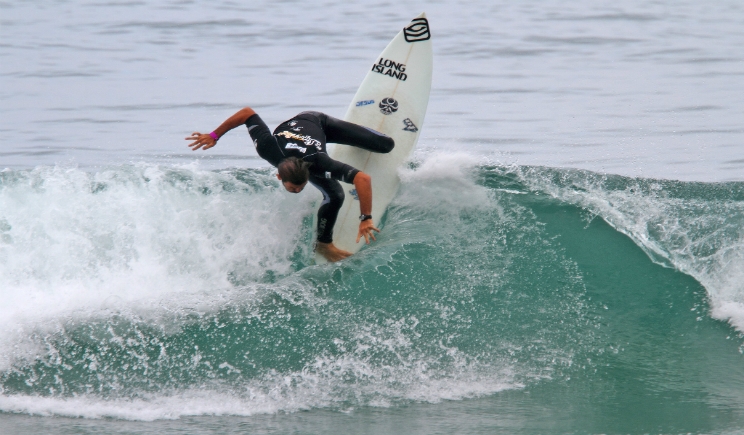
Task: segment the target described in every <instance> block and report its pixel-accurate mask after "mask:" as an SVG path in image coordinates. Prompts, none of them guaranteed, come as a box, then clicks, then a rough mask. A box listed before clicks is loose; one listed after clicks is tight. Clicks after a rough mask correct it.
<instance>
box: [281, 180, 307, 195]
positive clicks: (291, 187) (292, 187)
mask: <svg viewBox="0 0 744 435" xmlns="http://www.w3.org/2000/svg"><path fill="white" fill-rule="evenodd" d="M282 184H283V185H284V188H285V189H287V192H292V193H300V192H302V189H304V188H305V186H307V181H305V182H304V183H302V184H294V183H290V182H289V181H286V182H284V181H283V182H282Z"/></svg>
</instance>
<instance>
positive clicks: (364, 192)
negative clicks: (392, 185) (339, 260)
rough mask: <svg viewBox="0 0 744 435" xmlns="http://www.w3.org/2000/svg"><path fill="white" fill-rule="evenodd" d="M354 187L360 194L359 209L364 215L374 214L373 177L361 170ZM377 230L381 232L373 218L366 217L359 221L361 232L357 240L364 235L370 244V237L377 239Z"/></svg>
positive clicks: (355, 179) (355, 178)
mask: <svg viewBox="0 0 744 435" xmlns="http://www.w3.org/2000/svg"><path fill="white" fill-rule="evenodd" d="M354 187H355V188H356V191H357V195H358V196H359V211H360V212H361V213H362V215H367V216H369V215H371V214H372V177H370V176H369V175H367V174H365V173H364V172H359V173H358V174H356V176H355V177H354ZM375 231H377V232H378V233H379V232H380V230H379V229H377V228H376V227H375V225H374V223H373V222H372V219H366V220H363V221H361V222H359V233H357V238H356V241H357V243H359V240H361V239H362V237H364V240H365V241H366V242H367V244H369V239H370V238H371V239H372V240H377V239H375Z"/></svg>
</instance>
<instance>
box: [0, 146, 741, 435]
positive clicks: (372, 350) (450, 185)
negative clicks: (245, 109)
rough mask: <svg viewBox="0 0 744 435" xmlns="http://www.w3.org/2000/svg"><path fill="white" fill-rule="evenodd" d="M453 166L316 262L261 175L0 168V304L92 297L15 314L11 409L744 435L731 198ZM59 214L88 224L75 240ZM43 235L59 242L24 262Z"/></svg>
mask: <svg viewBox="0 0 744 435" xmlns="http://www.w3.org/2000/svg"><path fill="white" fill-rule="evenodd" d="M451 163H452V162H449V163H448V164H447V165H443V166H438V165H439V164H438V163H437V162H436V161H435V160H434V159H431V160H429V161H426V162H423V163H422V164H420V165H415V166H413V167H411V168H410V169H408V170H406V171H404V172H403V173H402V178H403V184H402V187H401V191H400V193H399V195H398V197H397V198H396V200H395V201H394V203H393V204H392V206H391V207H390V208H389V210H388V213H387V215H386V216H385V217H384V219H383V221H382V225H383V232H382V233H381V235H380V237H379V240H378V241H377V242H376V243H374V244H372V245H370V246H369V247H366V248H365V249H363V250H362V251H361V252H360V253H359V254H358V255H356V256H354V257H352V258H351V259H349V260H347V261H344V262H341V263H337V264H331V265H323V266H315V265H313V264H311V263H310V260H309V259H310V258H312V255H311V252H310V245H311V237H312V236H311V228H310V225H311V224H310V223H311V221H312V217H311V216H310V211H311V210H312V209H313V204H312V203H313V201H315V200H316V199H317V198H315V197H314V196H312V195H308V196H305V197H302V198H300V199H299V202H298V200H297V198H296V197H291V198H290V197H288V196H287V195H285V194H284V193H283V192H281V189H280V187H279V186H278V185H275V184H273V182H272V181H271V178H272V175H271V174H270V173H268V172H266V171H255V170H240V171H223V172H219V173H209V172H199V171H194V170H191V169H183V170H165V169H161V168H155V167H120V168H112V169H111V170H110V171H109V172H108V173H104V172H100V173H97V174H84V173H79V172H75V171H71V172H69V173H67V174H60V173H57V174H56V175H55V174H52V173H48V172H43V171H42V172H38V171H37V172H25V173H13V174H10V173H4V174H3V176H4V178H3V179H2V183H3V184H2V185H1V186H0V187H2V190H0V192H1V193H2V197H0V198H2V201H4V203H3V204H4V205H10V204H11V202H12V201H14V200H15V201H17V198H18V197H19V195H21V196H22V195H25V198H26V203H27V204H34V205H33V207H35V208H34V210H33V211H35V213H31V210H29V209H26V210H24V209H22V207H21V206H19V205H18V204H19V202H16V203H14V204H15V205H16V208H15V209H14V210H15V211H14V212H7V211H5V212H3V213H4V214H2V215H0V217H1V219H0V223H2V222H4V223H3V226H2V228H0V230H2V234H3V237H4V238H3V244H2V245H0V255H3V256H4V257H3V258H4V259H6V262H5V264H6V266H4V269H3V273H2V275H0V276H2V279H3V287H5V288H13V287H15V288H16V289H21V290H23V291H25V292H26V293H25V294H27V295H28V298H32V297H33V298H40V297H41V296H43V295H47V296H48V297H52V298H58V297H60V295H59V294H58V293H59V292H67V293H66V294H68V295H69V294H70V293H72V294H73V295H77V296H79V298H78V299H79V300H80V301H81V302H79V303H78V305H77V306H73V307H70V308H69V309H64V310H61V311H60V312H58V313H52V314H50V315H48V316H46V315H42V314H43V313H39V314H28V312H29V311H23V313H22V314H24V313H25V314H24V316H21V314H19V313H21V311H22V310H21V309H20V308H19V309H18V310H17V311H6V312H7V313H10V314H8V316H7V318H8V319H10V320H9V321H8V322H7V323H6V324H7V325H9V327H10V329H11V330H12V331H14V332H13V334H11V335H10V336H9V337H7V338H5V339H4V341H2V342H1V343H0V344H1V345H2V346H3V353H5V354H6V355H9V356H6V357H5V359H4V360H3V361H2V362H3V366H2V371H1V372H0V389H1V391H2V394H1V395H0V409H1V410H2V411H4V412H26V413H32V414H33V413H42V414H43V413H51V414H56V415H71V416H84V417H115V418H126V419H135V420H148V419H159V418H173V417H174V416H175V417H178V416H185V415H203V414H207V415H212V414H230V415H255V414H263V413H275V412H280V411H282V412H292V411H297V410H305V409H318V408H322V409H328V410H332V411H349V410H353V409H376V408H380V407H381V408H384V409H389V408H392V409H402V408H405V407H408V406H411V405H412V404H415V403H439V402H441V401H443V400H460V399H468V400H466V402H464V403H470V401H472V403H477V404H479V405H477V406H479V407H486V408H488V409H489V410H490V411H489V412H492V413H495V414H499V413H502V414H503V415H504V416H506V415H512V416H513V418H516V419H517V420H519V419H521V420H520V421H522V426H523V427H524V426H528V425H530V424H538V423H534V422H532V423H531V421H532V420H533V417H534V415H533V414H530V413H528V412H525V411H524V410H525V409H531V410H543V411H542V412H547V413H548V414H550V415H552V416H554V418H551V419H548V421H549V422H550V423H545V424H546V426H536V430H538V431H540V430H547V431H553V430H559V431H576V430H578V431H602V430H606V429H603V428H606V427H608V426H607V424H608V422H610V423H611V426H610V427H612V428H613V430H617V431H619V432H635V431H648V430H654V431H657V430H658V431H663V432H665V431H693V432H694V431H713V430H721V429H722V428H723V429H726V428H731V427H735V425H736V421H740V419H741V418H742V416H744V406H743V405H742V404H744V400H742V391H744V356H742V352H743V351H744V337H742V333H741V331H742V328H741V326H740V322H742V319H743V318H744V316H741V312H740V311H737V310H739V309H740V308H741V306H740V305H737V304H742V303H744V300H742V297H743V295H744V289H743V288H742V287H741V284H740V282H741V281H737V280H736V275H735V274H736V273H741V272H739V271H740V270H741V265H742V261H741V259H742V258H743V257H742V247H741V245H742V243H741V240H742V234H741V228H743V227H744V225H742V223H743V222H744V206H743V205H742V204H744V185H742V183H725V184H702V183H680V182H672V181H660V180H644V179H629V178H622V177H607V176H601V175H598V174H593V173H588V172H581V171H570V170H554V169H545V168H532V167H510V168H505V167H494V166H478V165H468V164H463V165H460V166H459V167H458V166H457V165H454V166H455V168H454V169H452V167H453V165H452V164H451ZM55 198H57V199H55ZM55 201H60V203H67V204H72V205H71V207H72V208H78V209H79V210H81V211H85V212H87V216H88V217H89V219H90V220H92V221H93V222H92V223H89V224H88V225H89V227H88V228H87V230H86V232H84V233H75V231H76V228H79V225H80V224H79V221H77V220H75V219H73V218H72V217H71V215H70V216H68V215H66V214H65V212H62V211H58V209H57V208H56V206H55V204H56V203H55ZM122 204H127V206H128V207H129V210H132V209H134V211H132V213H133V214H134V213H135V212H138V213H139V214H137V216H140V215H146V216H147V217H142V218H137V217H134V216H130V218H128V219H125V218H124V215H123V214H122V213H123V212H122V213H117V212H116V211H117V210H118V207H121V206H122ZM28 207H31V206H28ZM68 208H69V207H68ZM3 210H8V208H3ZM265 210H272V211H276V213H269V214H267V213H265V212H264V211H265ZM24 213H25V216H26V217H27V219H26V222H24V221H23V220H22V219H20V218H19V217H22V216H24ZM45 213H46V214H45ZM53 213H58V214H59V215H60V216H58V219H57V220H56V222H58V224H59V226H58V227H57V229H56V230H55V231H54V232H53V231H52V230H51V229H49V228H50V227H49V225H48V222H46V221H44V219H48V218H49V217H48V216H49V215H50V214H53ZM71 213H72V212H71ZM30 215H34V216H39V217H36V218H28V216H30ZM45 216H46V217H45ZM117 216H119V217H117ZM267 221H268V222H269V223H268V224H267ZM272 225H273V226H272ZM40 227H41V229H40ZM34 228H36V232H34ZM246 233H247V234H248V235H245V234H246ZM251 234H253V235H251ZM41 237H45V238H46V240H52V242H53V243H52V246H56V245H61V246H59V249H57V248H54V249H51V250H49V249H47V251H41V250H39V251H33V250H34V249H36V248H34V247H33V246H34V242H38V240H39V238H41ZM136 241H138V242H136ZM55 244H56V245H55ZM23 249H25V250H29V249H31V250H32V251H33V253H34V254H35V255H33V256H31V257H33V258H34V260H32V259H26V260H24V259H23V258H25V257H22V256H21V253H22V250H23ZM75 249H76V250H75ZM71 250H73V251H74V252H77V254H75V255H77V257H76V259H75V260H76V261H71V262H69V263H67V262H66V261H67V260H65V259H63V258H62V257H61V255H62V254H61V253H62V252H70V251H71ZM44 252H47V254H44ZM45 255H46V257H45ZM31 257H28V258H31ZM12 258H16V259H17V260H16V261H15V262H13V261H11V259H12ZM18 258H20V259H18ZM40 258H41V259H42V260H44V261H41V260H40ZM737 261H738V263H737ZM24 262H25V263H24ZM49 263H51V265H49ZM143 263H147V264H149V265H150V268H146V267H144V266H143V265H142V264H143ZM42 264H45V265H46V266H45V268H43V267H41V266H39V265H42ZM75 264H78V266H77V268H76V266H75ZM153 264H154V266H153ZM34 267H36V268H37V269H35V270H34ZM134 278H137V279H134ZM122 282H124V283H125V284H126V286H124V287H121V286H120V285H119V284H121V283H122ZM117 283H118V284H117ZM127 286H128V287H127ZM112 289H113V290H112ZM114 290H116V291H117V292H119V293H117V294H115V295H113V296H112V292H113V291H114ZM75 292H77V293H75ZM83 294H84V295H85V296H86V297H85V298H83V297H82V296H81V295H83ZM132 295H135V296H136V297H135V296H132ZM3 297H5V298H6V300H11V299H10V291H7V292H6V293H5V294H4V296H3ZM18 300H20V306H21V307H30V306H33V301H31V299H24V296H19V297H18ZM30 301H31V302H30ZM24 304H25V305H24ZM743 311H744V310H743ZM12 349H15V351H13V350H12ZM29 398H37V399H38V401H40V400H41V399H42V398H43V399H45V400H47V399H48V402H44V404H43V405H39V403H40V402H38V401H37V402H35V404H34V405H28V400H29ZM64 404H68V405H69V404H77V405H78V406H76V407H75V408H76V409H72V410H71V409H70V408H71V407H70V406H63V405H64ZM532 412H537V411H532Z"/></svg>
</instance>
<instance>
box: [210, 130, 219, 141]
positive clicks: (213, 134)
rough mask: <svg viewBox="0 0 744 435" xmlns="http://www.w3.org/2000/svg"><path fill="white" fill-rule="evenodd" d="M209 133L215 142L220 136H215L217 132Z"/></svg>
mask: <svg viewBox="0 0 744 435" xmlns="http://www.w3.org/2000/svg"><path fill="white" fill-rule="evenodd" d="M209 135H210V136H212V139H214V141H215V142H217V141H218V140H219V139H220V137H219V136H217V133H215V132H211V133H209Z"/></svg>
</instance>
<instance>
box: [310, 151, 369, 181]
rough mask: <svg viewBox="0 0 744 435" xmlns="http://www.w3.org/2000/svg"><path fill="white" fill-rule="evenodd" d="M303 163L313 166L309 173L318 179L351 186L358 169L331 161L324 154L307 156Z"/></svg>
mask: <svg viewBox="0 0 744 435" xmlns="http://www.w3.org/2000/svg"><path fill="white" fill-rule="evenodd" d="M305 161H307V162H310V163H312V164H313V165H312V166H311V167H310V171H311V172H312V173H313V175H315V176H316V177H318V178H330V179H333V180H339V181H343V182H344V183H349V184H351V183H353V182H354V177H356V174H358V173H359V169H356V168H355V167H353V166H350V165H347V164H346V163H341V162H339V161H337V160H333V159H332V158H330V157H329V156H328V154H326V153H317V154H313V155H311V156H307V157H305Z"/></svg>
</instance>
